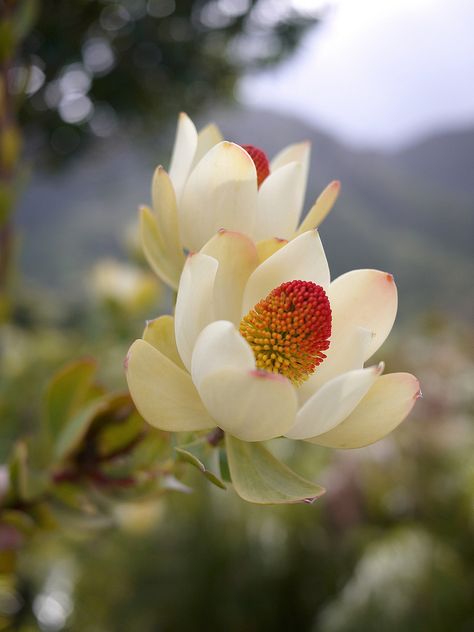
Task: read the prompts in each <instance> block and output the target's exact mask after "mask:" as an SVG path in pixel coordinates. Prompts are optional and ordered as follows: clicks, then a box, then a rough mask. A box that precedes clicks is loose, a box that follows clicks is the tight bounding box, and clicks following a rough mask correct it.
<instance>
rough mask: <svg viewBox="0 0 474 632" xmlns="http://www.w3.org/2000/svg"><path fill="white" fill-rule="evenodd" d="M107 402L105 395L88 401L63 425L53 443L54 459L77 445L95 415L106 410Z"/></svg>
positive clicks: (63, 455) (64, 454) (65, 455)
mask: <svg viewBox="0 0 474 632" xmlns="http://www.w3.org/2000/svg"><path fill="white" fill-rule="evenodd" d="M108 402H109V399H108V398H107V397H101V398H100V399H95V400H93V401H92V402H89V403H88V404H86V405H85V406H84V407H83V408H81V409H80V410H79V412H78V413H76V414H75V415H74V416H73V417H72V418H71V419H70V420H69V421H68V422H67V423H66V424H65V425H64V427H63V428H62V430H61V432H60V433H59V435H58V436H57V438H56V440H55V443H54V452H53V455H54V458H55V459H57V460H62V459H64V458H65V457H67V456H68V455H69V454H70V453H71V452H73V451H74V450H75V449H76V448H77V447H78V446H79V444H80V442H81V441H82V439H83V438H84V436H85V435H86V433H87V431H88V429H89V428H90V425H91V423H92V422H93V421H94V419H95V417H96V416H97V415H100V414H101V413H102V412H104V411H105V410H106V408H107V405H108Z"/></svg>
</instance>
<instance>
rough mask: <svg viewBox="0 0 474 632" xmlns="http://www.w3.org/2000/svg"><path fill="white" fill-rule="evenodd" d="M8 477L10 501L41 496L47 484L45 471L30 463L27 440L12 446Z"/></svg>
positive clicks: (27, 500) (28, 500) (26, 499)
mask: <svg viewBox="0 0 474 632" xmlns="http://www.w3.org/2000/svg"><path fill="white" fill-rule="evenodd" d="M9 478H10V483H9V489H8V499H9V500H12V501H17V500H22V501H26V502H30V501H32V500H34V499H35V498H37V497H38V496H41V494H42V493H43V492H44V491H45V490H46V488H47V486H48V483H49V479H48V475H47V472H45V471H41V470H40V469H38V468H36V467H35V466H34V465H33V464H32V463H31V454H30V448H29V445H28V443H27V441H19V442H18V443H17V444H16V445H15V447H14V450H13V454H12V457H11V460H10V463H9Z"/></svg>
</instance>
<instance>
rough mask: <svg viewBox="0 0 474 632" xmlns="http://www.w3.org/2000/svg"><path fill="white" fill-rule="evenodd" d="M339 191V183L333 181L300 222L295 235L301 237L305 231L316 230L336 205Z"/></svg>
mask: <svg viewBox="0 0 474 632" xmlns="http://www.w3.org/2000/svg"><path fill="white" fill-rule="evenodd" d="M340 190H341V183H340V182H339V180H333V181H332V182H330V183H329V184H328V185H327V187H326V188H325V189H324V191H323V192H322V193H321V194H320V195H319V197H318V199H317V200H316V202H315V203H314V204H313V206H312V207H311V208H310V210H309V211H308V213H307V215H306V217H305V218H304V219H303V221H302V222H301V224H300V226H299V228H298V230H297V231H296V234H297V235H301V234H302V233H304V232H306V231H307V230H311V229H314V228H317V227H318V226H320V225H321V224H322V223H323V221H324V220H325V219H326V216H327V215H328V214H329V213H330V211H331V210H332V207H333V206H334V204H335V203H336V200H337V198H338V196H339V192H340Z"/></svg>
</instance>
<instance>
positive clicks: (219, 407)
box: [198, 368, 297, 441]
mask: <svg viewBox="0 0 474 632" xmlns="http://www.w3.org/2000/svg"><path fill="white" fill-rule="evenodd" d="M198 390H199V394H200V396H201V399H202V401H203V402H204V405H205V406H206V408H207V410H208V411H209V413H210V414H211V415H212V417H213V418H214V419H215V420H216V422H217V425H218V426H219V427H220V428H222V429H223V430H225V431H226V432H228V433H229V434H231V435H233V436H234V437H237V438H238V439H241V440H242V441H265V440H267V439H273V438H274V437H279V436H281V435H282V434H284V433H285V432H286V431H287V430H288V428H289V427H290V426H292V425H293V422H294V420H295V414H296V407H297V403H296V392H295V389H294V388H293V386H292V385H291V383H290V382H289V381H288V380H287V379H286V378H284V377H282V376H281V375H276V374H274V373H269V372H267V371H256V370H254V371H246V370H242V369H231V368H224V369H220V370H219V371H215V372H214V373H211V374H210V375H207V376H206V377H205V378H204V379H203V380H202V381H201V383H200V385H199V389H198Z"/></svg>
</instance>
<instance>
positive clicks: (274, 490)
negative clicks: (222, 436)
mask: <svg viewBox="0 0 474 632" xmlns="http://www.w3.org/2000/svg"><path fill="white" fill-rule="evenodd" d="M226 448H227V457H228V461H229V470H230V475H231V479H232V483H233V485H234V489H235V491H236V492H237V494H238V495H239V496H240V497H241V498H243V499H244V500H246V501H248V502H250V503H257V504H259V505H274V504H286V503H298V502H306V503H312V502H313V501H314V500H316V499H317V498H319V497H320V496H322V495H323V494H324V492H325V489H324V487H320V486H319V485H316V484H315V483H312V482H311V481H308V480H306V479H304V478H302V477H301V476H299V474H296V473H295V472H293V471H292V470H290V468H289V467H288V466H286V465H285V464H284V463H282V462H281V461H279V460H278V459H276V458H275V457H274V456H273V454H271V453H270V452H269V451H268V450H267V449H266V448H265V447H264V446H263V445H262V444H261V443H257V442H252V443H249V442H246V441H240V440H239V439H236V438H235V437H231V436H230V435H226Z"/></svg>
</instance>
